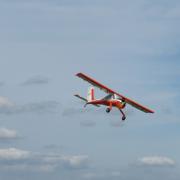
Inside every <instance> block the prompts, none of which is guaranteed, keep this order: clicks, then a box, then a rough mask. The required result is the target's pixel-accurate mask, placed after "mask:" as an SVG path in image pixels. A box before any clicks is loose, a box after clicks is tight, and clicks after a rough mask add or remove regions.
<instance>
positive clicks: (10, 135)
mask: <svg viewBox="0 0 180 180" xmlns="http://www.w3.org/2000/svg"><path fill="white" fill-rule="evenodd" d="M17 137H18V135H17V132H16V131H15V130H12V129H7V128H0V139H15V138H17Z"/></svg>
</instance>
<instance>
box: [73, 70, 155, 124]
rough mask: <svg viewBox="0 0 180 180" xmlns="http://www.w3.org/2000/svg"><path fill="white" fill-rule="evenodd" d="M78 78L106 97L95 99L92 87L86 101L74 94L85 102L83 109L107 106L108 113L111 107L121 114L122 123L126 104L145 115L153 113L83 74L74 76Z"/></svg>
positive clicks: (124, 117)
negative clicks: (102, 92)
mask: <svg viewBox="0 0 180 180" xmlns="http://www.w3.org/2000/svg"><path fill="white" fill-rule="evenodd" d="M76 76H78V77H79V78H81V79H83V80H85V81H87V82H89V83H90V84H91V85H93V86H95V87H97V88H99V89H100V90H102V91H104V92H105V93H107V94H108V95H107V96H106V97H104V98H102V99H95V96H94V87H91V88H90V89H89V90H88V96H87V99H86V98H84V97H81V96H80V95H78V94H76V95H75V96H76V97H78V98H80V99H81V100H83V101H85V102H86V104H85V106H84V107H86V106H87V105H88V104H91V105H94V106H97V107H100V105H104V106H108V108H107V109H106V112H107V113H109V112H110V111H111V110H112V107H116V108H118V109H119V110H120V112H121V114H122V120H123V121H124V120H125V119H126V115H125V114H124V112H123V111H122V109H124V108H125V107H126V104H130V105H131V106H133V107H135V108H137V109H139V110H141V111H143V112H145V113H154V111H153V110H150V109H148V108H147V107H144V106H142V105H140V104H138V103H137V102H135V101H133V100H131V99H129V98H127V97H125V96H123V95H121V94H119V93H117V92H115V91H113V90H112V89H109V88H108V87H106V86H104V85H103V84H101V83H99V82H97V81H96V80H94V79H92V78H90V77H88V76H87V75H85V74H83V73H78V74H76Z"/></svg>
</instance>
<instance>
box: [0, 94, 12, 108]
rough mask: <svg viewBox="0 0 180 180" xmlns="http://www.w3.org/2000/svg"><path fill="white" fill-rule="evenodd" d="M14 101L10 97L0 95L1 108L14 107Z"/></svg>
mask: <svg viewBox="0 0 180 180" xmlns="http://www.w3.org/2000/svg"><path fill="white" fill-rule="evenodd" d="M12 106H14V103H13V102H11V101H10V100H9V99H8V98H6V97H3V96H0V108H2V107H12Z"/></svg>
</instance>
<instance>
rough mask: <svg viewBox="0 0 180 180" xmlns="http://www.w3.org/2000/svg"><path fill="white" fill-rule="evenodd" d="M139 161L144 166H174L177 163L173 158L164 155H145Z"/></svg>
mask: <svg viewBox="0 0 180 180" xmlns="http://www.w3.org/2000/svg"><path fill="white" fill-rule="evenodd" d="M138 162H139V164H140V165H144V166H174V165H175V164H176V162H175V161H174V160H173V159H171V158H168V157H162V156H149V157H143V158H140V159H139V160H138Z"/></svg>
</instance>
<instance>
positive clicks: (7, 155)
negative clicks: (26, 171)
mask: <svg viewBox="0 0 180 180" xmlns="http://www.w3.org/2000/svg"><path fill="white" fill-rule="evenodd" d="M29 156H30V152H29V151H24V150H20V149H16V148H9V149H0V160H21V159H27V158H29Z"/></svg>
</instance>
